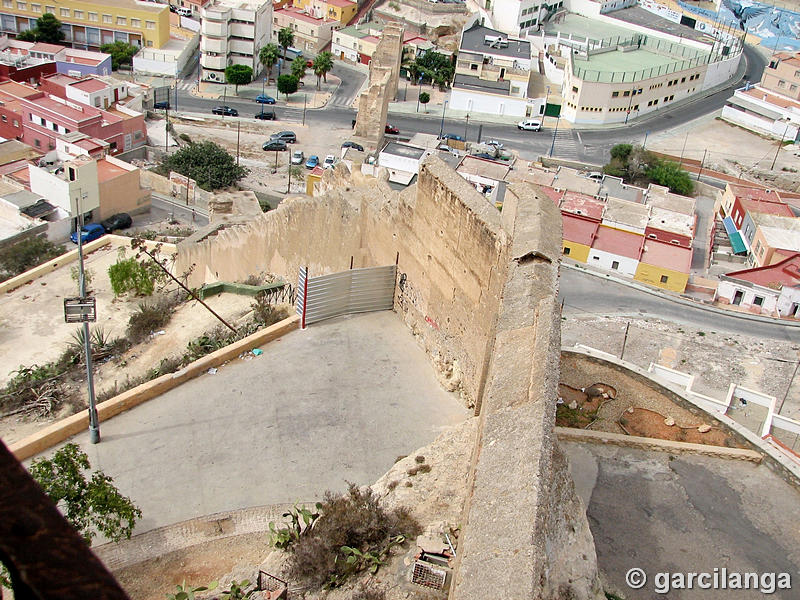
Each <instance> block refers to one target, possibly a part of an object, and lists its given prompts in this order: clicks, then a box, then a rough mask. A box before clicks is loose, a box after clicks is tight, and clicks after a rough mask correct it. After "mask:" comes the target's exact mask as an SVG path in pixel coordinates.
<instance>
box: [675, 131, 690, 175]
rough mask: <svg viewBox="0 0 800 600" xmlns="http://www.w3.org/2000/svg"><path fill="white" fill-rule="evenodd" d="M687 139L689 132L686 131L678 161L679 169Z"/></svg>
mask: <svg viewBox="0 0 800 600" xmlns="http://www.w3.org/2000/svg"><path fill="white" fill-rule="evenodd" d="M688 139H689V132H688V131H687V132H686V137H685V138H683V147H682V148H681V159H680V161H679V162H678V168H679V169H680V168H681V167H682V166H683V152H684V150H686V141H687V140H688Z"/></svg>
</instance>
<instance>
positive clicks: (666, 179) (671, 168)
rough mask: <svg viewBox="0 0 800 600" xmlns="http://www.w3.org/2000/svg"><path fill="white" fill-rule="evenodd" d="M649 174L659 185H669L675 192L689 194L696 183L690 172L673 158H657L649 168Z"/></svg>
mask: <svg viewBox="0 0 800 600" xmlns="http://www.w3.org/2000/svg"><path fill="white" fill-rule="evenodd" d="M647 176H648V177H649V178H650V179H651V180H652V181H653V182H655V183H657V184H658V185H663V186H666V187H668V188H669V191H670V192H673V193H675V194H680V195H682V196H689V195H691V194H692V192H694V183H693V182H692V179H691V177H690V176H689V173H687V172H686V171H684V170H683V169H681V168H680V166H679V165H678V163H676V162H672V161H671V160H660V159H656V161H655V162H654V163H653V164H651V165H650V167H649V168H648V169H647Z"/></svg>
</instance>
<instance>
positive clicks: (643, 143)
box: [642, 131, 650, 150]
mask: <svg viewBox="0 0 800 600" xmlns="http://www.w3.org/2000/svg"><path fill="white" fill-rule="evenodd" d="M649 133H650V132H649V131H645V132H644V141H643V142H642V150H644V149H645V147H646V146H647V134H649Z"/></svg>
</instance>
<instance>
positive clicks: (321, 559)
mask: <svg viewBox="0 0 800 600" xmlns="http://www.w3.org/2000/svg"><path fill="white" fill-rule="evenodd" d="M320 512H321V515H322V516H321V517H320V518H319V520H318V521H317V522H316V524H315V525H314V528H313V529H312V530H311V532H310V534H309V535H306V536H302V537H301V538H300V539H299V540H298V541H297V542H296V543H295V544H293V545H292V550H293V553H292V556H291V557H290V559H289V567H288V570H289V575H290V577H292V578H293V579H298V580H301V581H302V582H303V583H304V584H306V585H312V586H323V585H327V586H329V587H334V586H335V585H338V584H340V583H341V582H342V581H343V579H344V578H346V576H347V575H348V574H349V571H350V570H351V569H350V568H349V565H348V564H347V562H346V558H347V557H346V556H345V554H343V552H342V547H343V546H348V547H350V548H356V549H358V550H359V551H360V552H363V553H371V554H372V555H374V556H378V557H381V559H382V560H383V559H385V558H386V557H387V555H388V553H389V549H390V548H391V546H392V540H393V539H396V537H397V536H403V537H404V538H405V539H408V538H414V537H416V536H418V535H419V534H420V533H421V531H422V528H421V527H420V525H419V523H417V521H416V519H414V518H413V517H412V516H411V514H410V512H409V511H408V509H406V508H403V507H401V508H396V509H394V510H385V509H384V508H383V507H381V505H380V503H379V499H378V496H376V495H375V494H374V493H373V492H372V490H371V489H369V488H368V489H366V491H361V490H360V489H359V488H358V487H357V486H356V485H354V484H352V483H351V484H349V488H348V490H347V492H346V493H344V494H341V495H336V494H333V493H331V492H326V493H325V498H324V501H323V502H322V508H321V510H320Z"/></svg>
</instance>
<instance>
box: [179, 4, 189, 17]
mask: <svg viewBox="0 0 800 600" xmlns="http://www.w3.org/2000/svg"><path fill="white" fill-rule="evenodd" d="M175 12H176V13H177V14H179V15H180V16H182V17H191V16H192V9H191V8H187V7H185V6H178V7H177V8H176V9H175Z"/></svg>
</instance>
